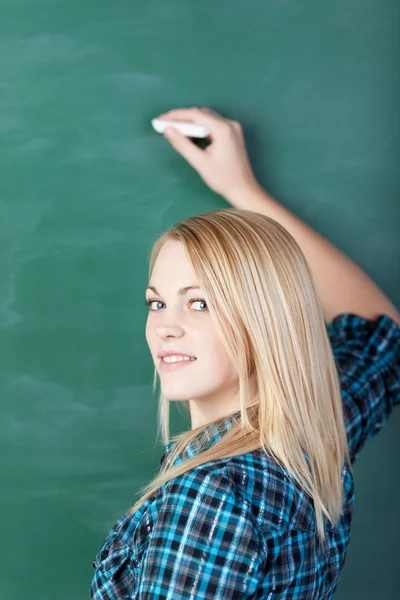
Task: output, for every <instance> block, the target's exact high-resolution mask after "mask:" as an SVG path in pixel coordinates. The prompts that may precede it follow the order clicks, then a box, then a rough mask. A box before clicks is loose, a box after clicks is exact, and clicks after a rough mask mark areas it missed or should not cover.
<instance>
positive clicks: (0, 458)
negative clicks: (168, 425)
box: [0, 0, 400, 600]
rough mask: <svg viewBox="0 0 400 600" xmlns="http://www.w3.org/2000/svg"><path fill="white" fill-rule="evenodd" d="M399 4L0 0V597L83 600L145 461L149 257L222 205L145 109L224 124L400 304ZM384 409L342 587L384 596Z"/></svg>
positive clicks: (389, 484) (391, 511) (364, 474)
mask: <svg viewBox="0 0 400 600" xmlns="http://www.w3.org/2000/svg"><path fill="white" fill-rule="evenodd" d="M399 17H400V5H399V3H398V2H397V1H396V0H362V1H361V0H336V1H335V2H330V3H328V2H321V0H303V1H302V2H300V1H295V0H258V1H255V0H247V1H246V2H244V1H243V0H218V1H216V0H202V2H189V1H188V0H168V1H167V2H166V1H164V0H146V1H145V0H129V1H128V0H115V1H113V2H109V1H107V2H106V1H105V0H96V1H94V0H87V1H86V2H82V1H79V2H78V1H77V0H40V1H39V0H36V1H35V0H13V1H12V2H3V3H2V5H1V22H0V31H1V38H0V45H1V52H0V73H1V80H0V132H1V146H0V164H1V179H0V267H1V278H0V327H1V336H0V393H1V418H0V431H1V435H0V444H1V446H0V466H1V483H2V485H1V495H0V514H1V515H2V527H1V531H2V550H1V556H0V565H1V567H0V597H1V598H7V600H8V599H9V600H23V599H25V598H27V597H28V596H29V598H30V600H54V599H55V598H57V600H77V599H82V600H84V599H86V598H88V590H89V585H90V580H91V577H92V571H93V568H92V560H93V558H94V555H95V554H96V553H97V551H98V549H99V546H100V543H101V542H102V541H103V539H104V537H105V535H106V533H108V531H109V529H110V528H111V526H112V525H113V524H114V523H115V521H116V520H117V518H119V517H120V516H121V515H122V514H123V512H124V511H125V510H126V508H127V507H128V506H130V505H131V504H133V503H134V501H135V499H136V496H135V494H136V492H137V491H138V490H139V488H140V487H141V486H143V485H144V484H145V483H147V482H148V481H149V479H150V478H151V477H152V476H153V474H154V473H155V471H156V470H157V469H158V466H159V459H160V456H161V451H162V446H161V443H160V441H157V440H156V411H157V395H153V394H152V390H151V388H152V380H153V364H152V360H151V355H150V352H149V350H148V348H147V345H146V341H145V335H144V330H145V321H146V317H147V312H146V308H145V305H144V289H145V286H146V283H147V269H148V255H149V250H150V248H151V245H152V243H153V241H154V239H155V238H156V237H157V235H158V234H160V233H161V232H162V231H164V230H165V229H166V228H167V227H168V226H169V225H170V224H172V223H173V222H175V221H177V220H179V219H181V218H184V217H186V216H188V215H191V214H195V213H201V212H206V211H208V210H214V209H217V208H222V207H227V206H228V205H227V203H226V202H225V200H224V199H223V198H221V197H220V196H218V195H216V194H214V193H213V192H211V191H210V190H209V189H208V188H207V187H206V185H205V184H204V183H203V182H202V181H201V180H200V179H199V177H198V176H197V174H196V173H195V172H194V171H193V169H192V168H191V167H190V166H189V165H188V164H187V163H185V161H184V160H183V159H182V158H181V157H180V156H179V155H178V154H176V153H175V151H174V150H173V149H172V148H171V147H170V146H169V144H168V142H166V141H165V140H164V139H163V138H162V136H159V135H158V134H156V133H155V132H154V131H153V130H152V128H151V125H150V120H151V119H152V118H153V117H155V116H157V115H158V114H159V113H160V112H164V111H166V110H168V109H170V108H174V107H181V106H192V105H198V106H209V107H210V108H212V109H214V110H216V111H218V112H221V113H222V114H224V115H225V116H228V117H229V118H232V119H237V120H239V121H240V122H241V123H242V124H243V126H244V130H245V135H246V140H247V144H248V148H249V154H250V158H251V161H252V164H253V166H254V170H255V172H256V175H257V177H258V179H259V180H260V182H261V183H262V184H263V185H264V186H265V187H266V188H267V189H268V190H269V191H270V192H271V193H272V194H273V195H275V196H276V197H277V198H278V199H279V200H280V201H281V202H282V203H283V204H285V205H286V206H287V207H288V208H290V209H291V210H293V211H294V212H295V213H296V214H297V215H298V216H300V217H301V218H303V219H304V220H306V221H307V222H308V223H309V224H310V225H312V226H313V227H314V228H315V229H317V230H318V231H319V232H321V233H322V234H324V235H325V236H326V237H328V238H329V239H330V240H331V241H332V242H334V243H335V244H336V245H338V246H339V247H340V248H341V249H342V250H344V251H345V252H346V253H347V254H348V255H349V256H351V257H352V258H353V259H354V260H356V261H357V262H358V263H359V264H360V265H361V266H362V267H363V268H364V269H365V270H366V271H367V272H368V273H369V274H370V275H371V276H372V277H373V278H374V279H375V281H377V283H378V284H379V285H380V286H381V287H382V289H383V290H385V292H386V293H387V295H388V296H389V297H390V299H391V300H392V301H393V302H394V303H395V304H396V305H397V306H399V304H400V286H399V283H400V266H399V260H398V259H399V199H398V198H399V194H398V190H399V189H400V171H399V168H398V164H399V158H400V144H399V140H400V137H399V116H400V108H399V107H400V102H399V96H400V94H399V91H400V81H399V70H398V54H397V51H398V42H399V33H398V21H399ZM399 424H400V415H399V414H394V415H393V416H392V418H391V420H390V422H389V424H388V425H387V427H386V428H385V429H384V431H382V432H381V433H380V434H379V436H378V437H377V438H376V439H375V440H373V441H372V442H371V443H370V445H369V446H368V447H367V448H366V449H365V450H364V453H363V454H362V455H361V457H360V458H359V461H358V463H357V465H356V509H355V515H354V526H353V536H352V541H351V544H350V549H349V553H348V559H347V563H346V566H345V569H344V572H343V576H342V579H341V582H340V584H339V587H338V591H337V596H336V597H337V598H338V599H339V600H350V599H351V600H369V599H371V600H375V599H379V600H381V599H385V600H391V599H394V598H397V597H398V596H397V593H396V592H397V591H398V590H397V589H396V584H397V583H398V566H397V564H398V560H399V545H398V540H399V539H400V536H399V524H398V522H399V510H398V506H399V503H398V498H399V494H400V482H399V478H398V453H399V445H398V441H397V440H398V435H399ZM189 426H190V424H189V423H188V422H186V421H185V417H184V416H183V415H181V414H179V413H177V414H176V415H173V428H174V432H178V431H182V430H183V429H184V428H188V427H189Z"/></svg>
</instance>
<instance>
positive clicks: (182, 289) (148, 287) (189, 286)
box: [146, 285, 201, 296]
mask: <svg viewBox="0 0 400 600" xmlns="http://www.w3.org/2000/svg"><path fill="white" fill-rule="evenodd" d="M200 289H201V288H200V286H198V285H188V286H186V287H183V288H181V289H180V290H179V291H178V294H179V296H184V295H185V294H186V292H188V291H189V290H200ZM146 290H152V291H153V292H154V293H155V294H157V295H158V296H161V294H160V293H159V292H157V290H156V288H155V287H153V286H151V285H148V286H147V288H146Z"/></svg>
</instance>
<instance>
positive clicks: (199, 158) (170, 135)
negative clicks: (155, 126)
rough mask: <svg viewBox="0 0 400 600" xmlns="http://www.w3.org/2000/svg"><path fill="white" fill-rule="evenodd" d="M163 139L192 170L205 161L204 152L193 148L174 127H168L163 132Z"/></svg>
mask: <svg viewBox="0 0 400 600" xmlns="http://www.w3.org/2000/svg"><path fill="white" fill-rule="evenodd" d="M164 137H165V138H166V139H167V140H168V141H169V142H170V144H171V146H173V147H174V148H175V150H176V151H177V152H179V154H181V155H182V156H183V158H185V159H186V160H187V161H188V163H189V164H190V165H192V167H193V168H194V169H196V170H199V169H200V168H201V166H202V164H203V163H204V159H205V156H204V151H203V150H201V149H200V148H198V147H197V146H195V144H193V142H191V141H190V140H189V139H188V138H187V137H186V136H185V135H183V133H181V132H180V131H178V130H177V129H175V128H174V127H168V128H167V129H166V130H165V132H164Z"/></svg>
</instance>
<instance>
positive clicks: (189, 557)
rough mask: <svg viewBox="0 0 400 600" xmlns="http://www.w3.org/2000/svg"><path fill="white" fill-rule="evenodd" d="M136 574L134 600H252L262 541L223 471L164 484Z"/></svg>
mask: <svg viewBox="0 0 400 600" xmlns="http://www.w3.org/2000/svg"><path fill="white" fill-rule="evenodd" d="M161 501H162V503H161V505H160V509H159V513H158V517H157V522H156V524H155V526H154V528H153V530H152V532H151V535H150V540H149V544H148V547H147V548H146V551H145V555H144V556H143V559H142V561H141V567H140V570H139V573H138V588H137V596H135V597H136V598H137V599H138V600H190V599H192V600H206V599H207V600H211V599H215V598H218V599H220V600H230V599H237V598H241V600H250V599H253V598H256V592H257V589H258V586H259V582H260V579H261V578H262V564H263V554H262V543H261V540H260V538H259V534H258V531H257V529H256V527H255V525H254V522H253V516H252V513H251V507H250V505H249V503H248V502H247V501H246V500H245V499H244V498H242V497H241V496H239V495H238V494H236V493H235V490H234V487H233V483H231V481H230V479H229V475H228V473H227V471H226V468H225V467H223V468H222V469H218V470H216V471H212V472H210V470H209V469H205V468H201V467H200V468H195V469H193V470H192V471H190V472H188V473H184V474H183V475H181V476H179V477H177V478H175V479H173V480H171V481H169V482H167V483H166V484H165V487H164V489H163V495H162V498H161Z"/></svg>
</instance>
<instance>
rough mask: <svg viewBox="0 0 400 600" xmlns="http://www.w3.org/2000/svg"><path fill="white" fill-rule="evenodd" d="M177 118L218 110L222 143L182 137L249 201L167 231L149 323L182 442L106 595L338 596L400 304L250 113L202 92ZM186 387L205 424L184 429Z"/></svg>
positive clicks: (122, 529)
mask: <svg viewBox="0 0 400 600" xmlns="http://www.w3.org/2000/svg"><path fill="white" fill-rule="evenodd" d="M161 117H162V118H166V119H172V120H174V119H178V120H179V119H182V120H192V121H194V122H198V123H204V124H206V125H208V127H209V129H210V131H211V136H210V141H211V144H210V145H209V146H208V147H207V148H206V149H205V150H202V149H200V148H199V147H197V146H195V145H194V144H193V143H192V141H191V140H189V139H186V138H185V137H184V136H183V135H181V134H180V133H179V132H178V131H176V130H170V132H171V133H172V134H173V135H172V136H171V137H168V135H167V133H166V134H165V135H166V137H168V139H169V140H170V142H171V144H172V146H173V147H174V148H175V149H176V150H177V151H178V152H179V153H180V154H182V156H183V157H185V158H186V160H187V161H188V162H189V163H190V164H191V165H192V166H193V167H194V168H195V169H196V170H197V172H198V173H199V174H200V176H201V177H202V178H203V179H204V181H205V182H206V183H207V184H208V185H209V186H210V188H211V189H213V190H214V191H216V192H217V193H219V194H221V195H222V196H224V197H225V198H226V199H227V200H228V202H230V204H231V205H232V206H233V208H229V209H223V210H217V211H211V212H208V213H204V214H201V215H195V216H193V217H189V218H188V219H185V220H183V221H181V222H179V223H177V224H175V225H174V226H172V227H171V228H170V229H169V230H168V231H166V232H165V233H164V234H163V235H161V237H160V238H159V239H158V240H157V241H156V243H155V245H154V247H153V251H152V255H151V257H150V269H149V271H150V279H149V288H148V289H147V290H146V294H147V296H146V303H147V305H148V308H149V315H148V320H147V325H146V339H147V343H148V345H149V348H150V351H151V354H152V358H153V360H154V363H155V379H154V389H155V385H156V378H157V375H159V377H160V386H161V394H160V402H159V427H160V432H161V434H162V438H163V441H164V444H165V450H164V454H163V456H162V459H161V470H160V473H159V474H158V475H157V476H156V477H155V479H154V480H153V481H152V482H151V483H150V484H149V485H147V486H146V488H144V490H143V491H144V493H143V495H142V497H141V498H140V499H139V500H138V501H137V502H136V504H135V505H134V506H133V507H132V508H131V509H129V510H128V511H127V512H126V514H125V515H124V516H123V517H122V518H120V519H119V521H118V522H117V523H116V524H115V525H114V527H113V528H112V530H111V531H110V533H109V534H108V536H107V538H106V539H105V541H104V543H103V545H102V547H101V548H100V551H99V552H98V554H97V556H96V558H95V561H94V563H93V564H94V567H95V572H94V576H93V581H92V586H91V589H90V594H91V598H92V599H95V600H100V599H108V600H117V599H122V598H136V599H140V600H145V599H146V600H150V599H151V600H161V599H167V598H168V599H171V600H183V599H185V600H186V599H189V598H191V599H196V600H199V599H211V598H212V599H223V600H228V599H241V600H249V599H255V598H265V599H267V598H268V600H275V599H283V598H296V599H311V598H313V599H328V598H332V597H333V594H334V591H335V589H336V586H337V582H338V578H339V575H340V573H341V571H342V568H343V564H344V560H345V556H346V551H347V547H348V543H349V537H350V527H351V518H352V510H353V500H354V484H353V472H352V464H353V463H354V461H355V459H356V458H357V456H358V454H359V452H360V450H361V448H362V447H363V445H364V444H365V442H366V441H367V440H369V439H370V438H372V437H373V435H375V434H376V433H377V431H378V430H379V429H380V428H381V427H382V425H383V424H384V423H385V421H386V420H387V418H388V416H389V414H390V413H391V411H392V408H393V406H394V405H395V404H398V403H399V402H400V364H399V362H400V315H399V312H398V311H397V310H396V308H395V307H394V306H393V304H392V303H391V302H390V301H389V300H388V298H386V296H385V295H384V294H383V293H382V291H381V290H380V289H379V288H378V287H377V286H376V285H375V284H374V282H373V281H372V280H371V279H370V278H369V277H368V276H367V275H366V274H365V273H363V272H362V271H361V269H360V268H359V267H357V266H356V265H355V264H354V263H353V262H351V260H350V259H348V258H347V257H346V256H345V255H343V254H342V253H341V252H340V251H339V250H337V249H336V248H335V247H334V246H333V245H332V244H330V243H329V242H328V241H327V240H325V239H324V238H323V237H321V236H320V235H318V234H317V233H316V232H315V231H313V230H312V229H311V228H310V227H308V226H307V225H306V224H305V223H302V222H301V221H300V220H299V219H298V218H296V217H295V216H294V215H293V214H291V213H290V212H289V211H288V210H286V209H285V208H283V207H282V206H280V205H279V204H278V203H277V202H276V201H275V200H274V199H273V198H271V197H270V196H269V195H268V194H267V193H266V192H265V191H264V190H262V189H261V187H260V186H259V185H258V183H257V182H256V180H255V177H254V175H253V173H252V170H251V168H250V165H249V162H248V159H247V154H246V150H245V144H244V140H243V134H242V131H241V127H240V125H239V124H238V123H236V122H234V121H230V120H228V119H224V118H223V117H222V116H220V115H218V114H216V113H214V112H212V111H210V110H207V109H198V108H192V109H179V110H173V111H170V112H169V113H166V114H164V115H161ZM339 278H340V286H338V285H337V282H338V279H339ZM168 355H169V356H170V358H169V357H168ZM172 355H174V356H175V358H173V356H172ZM178 355H179V356H178ZM164 356H166V358H164ZM171 361H175V362H171ZM174 401H180V402H181V403H182V404H183V406H184V407H186V408H187V409H188V410H189V413H190V419H191V424H192V429H191V430H189V431H188V432H185V433H183V434H180V435H177V436H175V437H174V438H173V440H172V441H171V442H170V441H169V403H170V402H174Z"/></svg>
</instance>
